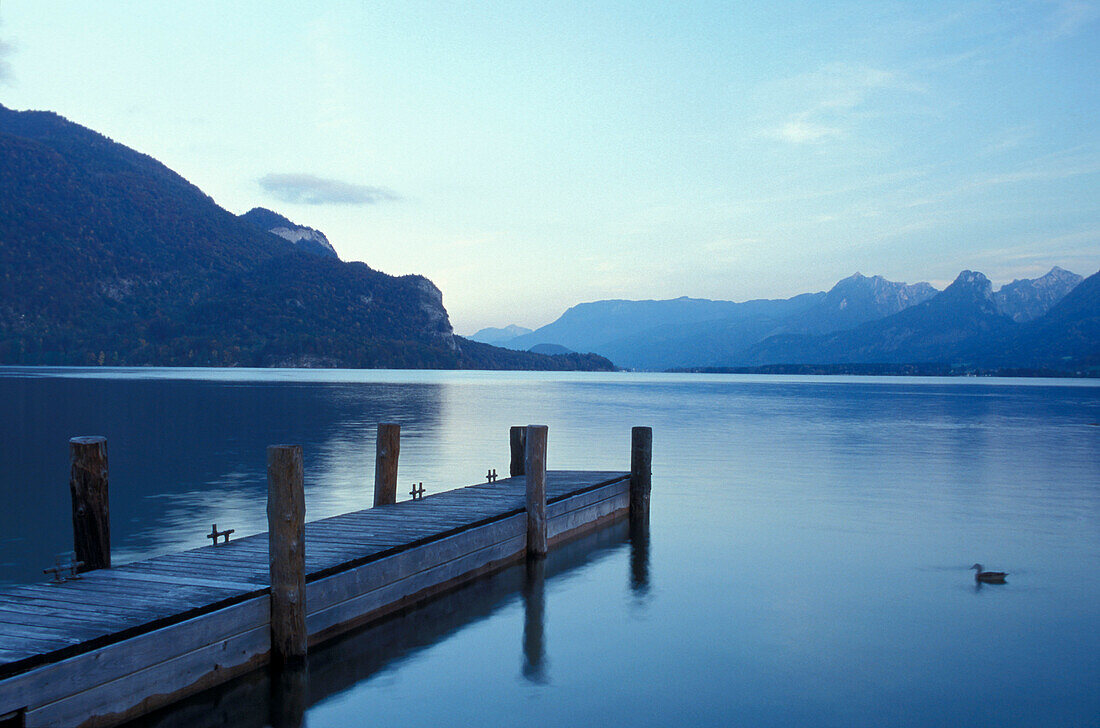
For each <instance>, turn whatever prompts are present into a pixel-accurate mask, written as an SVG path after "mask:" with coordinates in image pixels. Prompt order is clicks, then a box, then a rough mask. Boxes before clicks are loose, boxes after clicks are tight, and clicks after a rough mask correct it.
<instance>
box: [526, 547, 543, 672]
mask: <svg viewBox="0 0 1100 728" xmlns="http://www.w3.org/2000/svg"><path fill="white" fill-rule="evenodd" d="M525 569H526V573H525V574H524V579H523V677H525V678H526V679H527V680H530V681H531V682H533V683H536V684H539V685H545V684H546V683H548V682H550V680H549V678H548V677H547V676H546V642H545V639H546V635H545V632H546V559H532V558H529V559H527V563H526V565H525Z"/></svg>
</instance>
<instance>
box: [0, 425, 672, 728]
mask: <svg viewBox="0 0 1100 728" xmlns="http://www.w3.org/2000/svg"><path fill="white" fill-rule="evenodd" d="M398 438H399V435H398V434H397V431H396V426H392V425H382V426H380V427H379V438H378V445H377V447H378V456H377V459H376V463H377V472H376V477H375V506H374V507H373V508H370V509H367V510H362V511H357V512H354V513H346V514H343V515H340V516H335V517H332V518H326V519H322V520H318V521H314V522H311V523H306V522H305V506H304V500H303V493H304V490H303V486H302V480H303V472H302V460H301V449H300V448H298V447H297V446H272V447H270V448H269V449H268V485H269V489H268V524H269V531H268V533H263V534H257V535H254V536H248V537H245V538H240V539H233V540H229V539H228V537H227V536H223V537H222V538H226V539H227V540H226V542H221V543H219V540H220V539H219V536H218V532H217V529H216V528H214V529H212V530H213V531H214V533H213V534H212V536H213V541H214V543H213V544H212V545H210V546H205V547H202V548H197V549H192V550H190V551H186V552H182V553H175V554H169V555H166V556H159V557H156V558H152V559H146V560H144V561H138V562H134V563H130V564H125V565H122V566H109V565H110V547H109V533H110V530H109V519H108V517H107V516H108V511H107V459H106V443H105V442H103V441H102V438H75V439H74V440H73V444H72V446H71V454H72V464H73V476H72V482H71V491H72V495H73V524H74V544H75V546H76V549H77V550H76V562H77V563H74V564H71V565H69V564H66V565H59V566H58V567H56V568H55V570H54V571H55V572H56V574H57V577H58V578H61V579H63V580H62V581H54V582H49V583H42V584H35V585H23V586H16V587H11V588H8V589H5V590H0V728H3V727H5V726H110V725H117V724H118V723H121V722H124V721H126V720H130V719H132V718H135V717H138V716H140V715H143V714H145V713H148V712H150V711H152V710H155V709H157V708H159V707H161V706H164V705H167V704H169V703H172V702H174V701H177V700H179V699H181V698H183V697H186V696H188V695H191V694H194V693H196V692H199V691H201V690H204V689H206V688H208V687H212V686H214V685H217V684H219V683H222V682H224V681H226V680H229V679H231V678H233V677H235V676H237V675H241V674H243V673H246V672H248V671H251V670H254V669H256V668H257V667H260V666H262V665H264V664H267V663H269V662H270V663H271V664H272V665H273V667H274V668H275V669H277V670H281V669H284V668H286V669H293V667H294V665H295V664H298V663H300V662H301V661H304V660H305V659H306V655H307V652H308V650H309V648H310V647H312V646H315V645H318V644H319V643H321V642H324V641H325V640H329V639H331V638H333V637H336V636H338V635H340V634H342V633H344V632H347V631H348V630H350V629H353V628H355V627H357V626H359V625H362V624H365V623H367V622H369V621H371V620H374V619H377V618H378V617H381V616H383V615H386V614H389V613H392V612H394V611H396V610H399V609H402V608H404V607H407V606H410V605H412V604H414V603H416V602H419V601H421V600H424V599H427V598H429V597H431V596H433V595H435V594H438V593H440V592H442V591H445V590H447V589H451V588H454V587H455V586H456V585H458V584H460V583H462V582H464V581H467V580H469V579H472V578H474V577H476V576H478V575H482V574H486V573H489V572H491V571H495V570H497V569H500V568H502V567H503V566H505V565H507V564H509V563H512V562H514V561H516V560H518V559H522V558H524V557H525V556H526V558H528V559H529V561H538V560H539V559H541V558H543V557H544V556H545V555H546V553H547V550H548V548H550V547H552V546H554V545H555V544H556V543H558V542H561V541H563V540H566V539H571V538H573V537H575V536H579V535H581V534H583V533H586V532H589V531H591V530H593V529H596V528H599V527H601V526H602V525H604V524H608V523H610V522H612V521H615V520H617V519H619V518H622V517H625V516H627V515H628V514H629V516H630V519H631V523H632V526H633V525H634V524H635V523H638V524H641V523H644V522H646V521H648V504H649V487H650V472H649V470H650V448H651V441H652V436H651V431H650V430H649V428H634V432H633V439H632V449H631V471H630V472H625V471H623V472H618V471H547V470H546V469H545V462H546V443H547V430H546V428H545V427H544V426H535V425H532V426H528V427H526V428H513V430H512V432H511V433H510V442H511V447H512V460H511V464H510V476H509V477H507V478H499V479H498V478H496V477H495V473H492V472H490V474H489V477H488V478H487V480H488V481H489V482H485V483H480V484H477V485H471V486H468V487H465V488H460V489H456V490H450V491H445V492H442V493H437V494H432V495H423V494H420V495H414V499H413V500H408V501H403V502H395V501H396V478H397V457H398V452H399V439H398ZM517 450H518V452H517ZM517 470H518V471H520V472H517ZM415 490H416V488H415V487H414V491H415ZM379 492H381V493H382V495H381V496H379V495H378V494H379ZM80 562H83V563H80ZM89 563H95V564H100V565H102V567H103V568H91V566H89ZM65 567H68V568H69V569H70V573H69V574H68V575H69V576H70V577H75V573H72V572H78V571H79V572H82V573H80V575H79V577H78V578H65V575H66V572H65V571H64V568H65Z"/></svg>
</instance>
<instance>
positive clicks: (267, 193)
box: [0, 0, 1100, 333]
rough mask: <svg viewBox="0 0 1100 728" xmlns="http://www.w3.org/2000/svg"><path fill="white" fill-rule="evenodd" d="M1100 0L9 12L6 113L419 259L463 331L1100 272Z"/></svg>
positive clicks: (404, 269) (8, 8) (34, 6)
mask: <svg viewBox="0 0 1100 728" xmlns="http://www.w3.org/2000/svg"><path fill="white" fill-rule="evenodd" d="M1098 68H1100V5H1097V3H1094V2H1085V1H1082V0H1065V1H1054V0H1050V1H1047V0H1035V1H1031V2H1000V3H989V2H921V3H908V2H906V3H891V2H873V3H843V2H837V3H821V2H775V1H772V2H761V3H751V2H736V3H734V2H730V3H705V2H700V3H691V2H683V3H660V4H656V3H654V4H650V3H641V2H621V3H620V2H616V3H611V2H577V3H569V2H549V3H548V2H537V3H536V2H531V3H524V2H506V3H492V2H484V3H458V2H453V3H452V2H431V3H422V2H415V1H409V0H402V1H401V2H361V1H357V2H335V1H334V2H317V3H301V2H293V3H291V2H285V3H279V2H266V1H265V2H258V1H256V2H247V1H235V2H232V3H227V2H202V1H198V0H191V1H190V2H171V3H170V2H163V3H162V2H148V1H144V2H111V1H108V0H101V1H97V2H94V3H72V2H54V1H53V0H0V103H3V104H4V105H6V106H9V107H12V108H17V109H27V108H34V109H49V110H53V111H57V112H59V113H61V114H63V115H64V116H66V117H68V118H70V119H72V120H74V121H77V122H79V123H81V124H84V125H85V126H89V127H92V128H94V129H96V130H97V131H100V132H103V133H105V134H107V135H108V136H110V137H111V138H113V139H115V140H116V141H119V142H122V143H124V144H127V145H129V146H132V147H134V148H136V149H138V150H140V151H143V152H146V153H148V154H151V155H152V156H154V157H156V158H157V159H159V160H161V161H162V162H164V163H165V164H167V165H168V166H169V167H171V168H173V169H175V170H176V171H178V172H180V173H181V174H182V175H183V176H185V177H187V178H188V179H189V180H191V181H192V182H194V183H195V184H197V185H198V186H199V187H201V188H202V189H203V190H204V191H206V192H207V193H208V194H210V195H211V196H212V197H213V198H214V199H215V200H216V201H217V202H218V203H219V204H221V205H222V206H223V207H226V208H228V209H230V210H232V211H234V212H238V213H239V212H244V211H245V210H247V209H249V208H250V207H253V206H256V205H262V206H265V207H270V208H272V209H275V210H277V211H279V212H281V213H283V214H285V215H286V216H288V217H290V218H291V219H293V220H295V221H296V222H299V223H301V224H305V225H310V226H313V227H316V228H318V229H320V230H323V231H324V232H325V233H326V234H327V235H328V237H329V239H330V240H331V241H332V243H333V244H334V246H335V247H336V249H337V250H338V251H339V252H340V254H341V256H342V257H343V258H344V259H345V260H363V261H365V262H367V263H368V264H370V265H371V266H372V267H374V268H377V269H379V270H383V271H385V272H387V273H393V274H403V273H422V274H424V275H427V276H428V277H430V278H431V279H432V280H433V281H435V283H436V284H437V285H438V286H439V287H440V288H441V289H442V290H443V294H444V303H445V304H446V305H447V308H448V310H449V311H450V313H451V319H452V323H453V324H454V325H455V328H456V330H457V331H458V332H459V333H471V332H472V331H474V330H476V329H477V328H480V327H482V326H487V325H504V324H507V323H513V322H515V323H520V324H523V325H527V326H536V325H541V324H544V323H548V322H549V321H551V320H552V319H554V318H556V316H557V315H558V314H560V313H561V312H562V311H563V310H564V309H565V308H566V307H568V306H570V305H573V304H576V303H579V302H581V301H588V300H596V299H601V298H634V299H637V298H670V297H676V296H681V295H688V296H696V297H705V298H724V299H733V300H743V299H746V298H757V297H780V296H783V297H785V296H790V295H793V294H796V293H801V292H805V291H811V290H822V289H826V288H828V287H830V286H831V285H832V284H833V283H834V282H835V281H836V280H838V279H840V278H842V277H844V276H847V275H849V274H851V273H853V272H855V271H856V270H859V271H861V272H863V273H865V274H868V275H870V274H882V275H885V276H886V277H888V278H891V279H894V280H904V281H909V282H913V281H917V280H929V281H931V282H933V284H935V285H937V286H942V285H944V284H945V283H946V282H949V281H950V280H951V279H953V278H954V277H955V275H956V274H957V273H958V272H959V271H960V270H962V269H964V268H971V269H976V270H981V271H983V272H985V273H986V274H987V275H989V276H990V278H992V279H993V280H994V283H995V284H1000V283H1004V282H1007V281H1010V280H1012V279H1013V278H1017V277H1031V276H1034V275H1037V274H1041V273H1043V272H1045V271H1046V270H1047V269H1049V268H1050V267H1051V266H1052V265H1055V264H1057V265H1062V266H1063V267H1066V268H1069V269H1071V270H1074V271H1076V272H1078V273H1081V274H1084V275H1088V274H1090V273H1093V272H1095V271H1096V270H1097V268H1098V267H1100V134H1098V132H1100V122H1098V118H1100V113H1098V112H1100V84H1098V82H1097V78H1098V77H1100V74H1098V73H1097V69H1098Z"/></svg>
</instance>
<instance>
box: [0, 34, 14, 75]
mask: <svg viewBox="0 0 1100 728" xmlns="http://www.w3.org/2000/svg"><path fill="white" fill-rule="evenodd" d="M14 50H15V46H13V45H12V44H11V43H8V42H6V41H3V40H0V83H7V82H8V81H10V80H11V78H12V73H11V64H10V63H8V61H7V57H8V56H10V55H11V54H12V51H14Z"/></svg>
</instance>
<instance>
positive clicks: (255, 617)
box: [0, 596, 270, 714]
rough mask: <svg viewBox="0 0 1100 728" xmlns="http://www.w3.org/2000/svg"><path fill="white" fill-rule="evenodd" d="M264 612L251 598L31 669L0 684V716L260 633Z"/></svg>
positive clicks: (263, 600)
mask: <svg viewBox="0 0 1100 728" xmlns="http://www.w3.org/2000/svg"><path fill="white" fill-rule="evenodd" d="M269 613H270V605H269V600H268V597H266V596H262V597H257V598H255V599H252V600H249V601H246V602H242V603H240V604H235V605H233V606H231V607H226V608H224V609H220V610H217V611H215V612H211V613H210V614H204V615H201V616H199V617H195V618H194V619H189V620H187V621H185V622H180V623H179V624H174V625H171V626H169V627H163V628H161V629H158V630H155V631H153V632H148V633H146V634H143V635H138V636H136V637H133V638H132V639H129V640H126V641H125V642H120V643H116V644H113V645H108V646H106V647H101V648H99V649H97V650H93V651H91V652H87V653H85V654H82V655H77V656H75V657H70V658H69V659H67V660H62V661H60V662H56V663H53V664H50V665H43V666H41V667H37V668H35V669H33V670H30V671H28V672H25V673H23V674H21V675H16V676H14V677H11V678H8V679H7V680H4V681H2V682H0V714H3V713H6V712H9V711H12V710H17V709H18V708H22V707H24V706H30V705H32V704H33V705H44V704H46V703H51V702H54V701H57V700H60V699H62V698H65V697H68V696H70V695H75V694H76V693H79V692H81V691H83V690H86V689H87V688H88V678H89V676H94V677H95V680H96V681H97V682H110V681H113V680H117V679H119V678H122V677H124V676H126V675H128V674H130V673H135V672H137V671H139V670H141V669H144V668H146V667H148V666H149V665H151V664H155V663H161V662H165V661H167V660H170V659H172V658H175V657H179V656H180V655H184V654H187V653H189V652H192V651H194V650H197V649H201V648H202V647H203V646H204V645H210V644H213V643H215V642H217V641H218V640H221V639H224V638H226V637H228V636H231V635H234V634H240V633H243V632H247V631H249V630H252V629H255V628H258V627H260V628H264V629H266V627H267V623H268V615H269ZM265 650H266V648H265Z"/></svg>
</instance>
